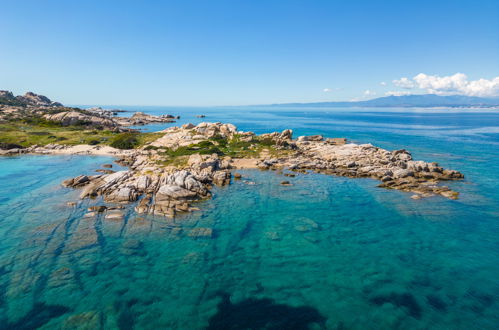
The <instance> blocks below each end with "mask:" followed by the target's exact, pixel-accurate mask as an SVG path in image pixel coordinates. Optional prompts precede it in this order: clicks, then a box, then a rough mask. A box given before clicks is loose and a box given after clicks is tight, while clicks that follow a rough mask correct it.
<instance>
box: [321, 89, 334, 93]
mask: <svg viewBox="0 0 499 330" xmlns="http://www.w3.org/2000/svg"><path fill="white" fill-rule="evenodd" d="M322 91H323V92H326V93H330V92H332V91H333V89H332V88H324V89H323V90H322Z"/></svg>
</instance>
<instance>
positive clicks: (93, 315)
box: [62, 311, 101, 330]
mask: <svg viewBox="0 0 499 330" xmlns="http://www.w3.org/2000/svg"><path fill="white" fill-rule="evenodd" d="M100 322H101V315H100V313H99V312H98V311H89V312H85V313H80V314H75V315H71V316H69V317H68V318H67V319H66V320H64V322H63V325H62V329H63V330H67V329H99V328H100V327H101V325H100Z"/></svg>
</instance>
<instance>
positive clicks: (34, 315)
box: [0, 302, 71, 330]
mask: <svg viewBox="0 0 499 330" xmlns="http://www.w3.org/2000/svg"><path fill="white" fill-rule="evenodd" d="M70 311H71V309H70V308H68V307H66V306H62V305H47V304H45V303H43V302H38V303H35V304H34V305H33V307H32V308H31V310H30V311H29V312H28V313H27V314H26V315H24V316H23V317H22V318H21V319H19V320H18V321H16V322H14V323H9V322H8V321H7V320H0V322H1V323H3V326H5V328H3V327H2V326H0V329H16V330H31V329H38V328H39V327H41V326H43V325H44V324H45V323H47V322H49V321H50V320H51V319H53V318H57V317H59V316H61V315H63V314H65V313H68V312H70Z"/></svg>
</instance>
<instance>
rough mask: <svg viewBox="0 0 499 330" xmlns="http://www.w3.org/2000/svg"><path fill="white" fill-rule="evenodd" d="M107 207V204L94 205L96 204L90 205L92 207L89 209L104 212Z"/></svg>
mask: <svg viewBox="0 0 499 330" xmlns="http://www.w3.org/2000/svg"><path fill="white" fill-rule="evenodd" d="M106 209H107V207H106V206H105V205H94V206H90V207H89V208H88V211H95V212H99V213H102V212H104V211H105V210H106Z"/></svg>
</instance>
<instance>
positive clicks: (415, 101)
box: [271, 94, 499, 108]
mask: <svg viewBox="0 0 499 330" xmlns="http://www.w3.org/2000/svg"><path fill="white" fill-rule="evenodd" d="M271 106H274V107H280V106H286V107H317V108H327V107H332V108H335V107H368V108H369V107H372V108H375V107H384V108H389V107H400V108H420V107H423V108H440V107H447V108H496V107H499V98H485V97H476V96H464V95H435V94H422V95H419V94H414V95H401V96H385V97H378V98H375V99H371V100H365V101H352V102H313V103H280V104H271Z"/></svg>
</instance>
